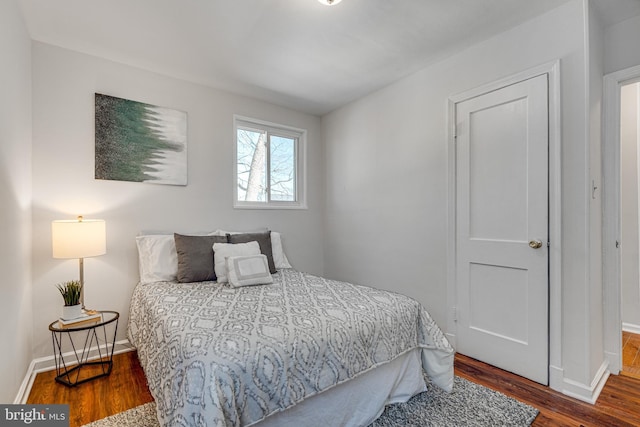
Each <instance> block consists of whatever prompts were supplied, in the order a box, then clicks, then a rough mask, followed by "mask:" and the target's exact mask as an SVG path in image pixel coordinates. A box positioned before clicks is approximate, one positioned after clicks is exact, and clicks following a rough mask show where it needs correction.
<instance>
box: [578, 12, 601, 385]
mask: <svg viewBox="0 0 640 427" xmlns="http://www.w3.org/2000/svg"><path fill="white" fill-rule="evenodd" d="M591 2H592V1H591V0H589V2H588V6H590V4H591ZM586 15H587V19H586V20H585V24H586V25H587V28H588V31H587V34H588V39H587V44H586V54H587V67H588V68H587V81H586V86H585V92H586V97H587V100H588V101H587V102H588V104H587V107H588V108H587V109H586V113H587V130H588V141H589V152H588V156H589V157H588V159H589V160H588V162H589V163H588V164H589V169H588V170H587V171H586V177H587V183H588V184H589V186H588V187H589V189H588V191H587V194H586V198H587V200H588V202H589V212H588V215H589V231H588V233H587V234H588V243H587V244H588V247H589V282H588V283H589V294H588V295H589V301H588V303H587V304H588V309H587V310H588V311H587V313H586V314H587V323H586V325H588V328H587V331H586V332H587V333H588V339H587V340H586V341H585V343H584V344H585V346H586V349H585V350H586V353H585V355H588V357H589V363H588V365H587V366H588V369H587V371H586V375H587V378H595V377H596V376H597V375H598V371H599V370H604V369H606V363H605V359H604V351H603V350H604V332H603V328H604V306H603V297H602V296H603V288H602V155H601V153H602V148H601V145H602V143H601V141H602V108H601V107H602V93H603V83H602V77H603V76H604V27H603V25H602V23H601V20H600V16H599V15H598V14H597V13H596V10H595V9H593V8H590V7H587V8H586ZM575 190H578V189H577V188H576V189H575ZM602 385H604V384H602ZM598 393H599V391H598Z"/></svg>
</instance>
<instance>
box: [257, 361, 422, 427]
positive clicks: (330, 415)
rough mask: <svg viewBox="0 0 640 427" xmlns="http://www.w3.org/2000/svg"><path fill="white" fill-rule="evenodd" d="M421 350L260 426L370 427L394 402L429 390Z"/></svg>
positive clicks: (288, 410) (314, 397)
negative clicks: (425, 381) (423, 374)
mask: <svg viewBox="0 0 640 427" xmlns="http://www.w3.org/2000/svg"><path fill="white" fill-rule="evenodd" d="M420 352H421V350H420V349H414V350H411V351H410V352H408V353H405V354H404V355H402V356H399V357H398V358H396V359H395V360H393V361H392V362H390V363H387V364H385V365H382V366H379V367H377V368H375V369H372V370H371V371H369V372H366V373H365V374H363V375H360V376H359V377H357V378H354V379H352V380H349V381H346V382H344V383H342V384H338V385H337V386H335V387H333V388H332V389H330V390H327V391H325V392H323V393H320V394H318V395H316V396H313V397H311V398H308V399H306V400H304V401H303V402H301V403H299V404H297V405H296V406H294V407H292V408H289V409H287V410H286V411H283V412H278V413H276V414H273V415H271V416H269V417H267V418H266V419H264V420H263V421H261V422H258V423H255V424H253V425H254V426H256V427H311V426H332V427H333V426H335V427H338V426H342V427H347V426H368V425H369V424H370V423H371V422H373V421H374V420H375V419H376V418H378V417H379V416H380V415H381V414H382V412H383V411H384V406H385V405H387V404H390V403H398V402H406V401H407V400H409V399H410V398H411V397H412V396H414V395H416V394H418V393H421V392H423V391H425V390H426V385H425V383H424V378H423V377H422V362H421V361H420Z"/></svg>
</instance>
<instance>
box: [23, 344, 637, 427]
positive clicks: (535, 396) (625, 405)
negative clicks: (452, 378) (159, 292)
mask: <svg viewBox="0 0 640 427" xmlns="http://www.w3.org/2000/svg"><path fill="white" fill-rule="evenodd" d="M639 362H640V361H639ZM455 372H456V375H459V376H461V377H463V378H466V379H468V380H470V381H474V382H476V383H479V384H482V385H484V386H486V387H489V388H492V389H494V390H498V391H500V392H502V393H504V394H506V395H508V396H511V397H514V398H515V399H517V400H520V401H521V402H524V403H527V404H529V405H531V406H534V407H536V408H538V410H540V414H539V415H538V416H537V418H536V419H535V421H534V423H533V426H535V427H539V426H576V427H577V426H584V427H590V426H597V427H607V426H611V427H613V426H615V427H626V426H640V379H636V378H632V377H630V376H627V375H617V376H616V375H612V376H610V377H609V380H608V381H607V384H606V385H605V387H604V389H603V391H602V393H601V394H600V398H599V399H598V402H597V403H596V404H595V405H590V404H588V403H584V402H580V401H578V400H576V399H572V398H570V397H568V396H565V395H563V394H560V393H558V392H555V391H553V390H551V389H549V388H548V387H544V386H542V385H540V384H537V383H534V382H532V381H529V380H527V379H524V378H522V377H519V376H517V375H515V374H512V373H509V372H506V371H502V370H500V369H498V368H495V367H493V366H490V365H487V364H485V363H482V362H479V361H477V360H474V359H471V358H469V357H466V356H463V355H459V354H458V355H456V359H455ZM54 378H55V373H54V372H53V371H50V372H43V373H39V374H38V375H37V376H36V378H35V381H34V384H33V387H32V389H31V393H30V395H29V398H28V401H27V403H44V404H51V403H68V404H69V406H70V427H77V426H81V425H83V424H87V423H89V422H92V421H95V420H98V419H100V418H104V417H107V416H109V415H112V414H115V413H118V412H122V411H125V410H127V409H130V408H133V407H136V406H138V405H142V404H144V403H147V402H151V401H152V400H153V399H152V397H151V394H150V393H149V389H148V387H147V383H146V379H145V376H144V372H143V370H142V368H141V367H140V364H139V363H138V358H137V354H136V353H135V352H128V353H123V354H119V355H116V356H114V368H113V371H112V373H111V376H109V377H105V378H100V379H97V380H94V381H90V382H87V383H85V384H81V385H79V386H77V387H75V388H68V387H66V386H63V385H61V384H58V383H56V382H55V381H54Z"/></svg>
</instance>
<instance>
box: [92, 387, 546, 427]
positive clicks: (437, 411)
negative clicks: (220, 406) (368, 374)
mask: <svg viewBox="0 0 640 427" xmlns="http://www.w3.org/2000/svg"><path fill="white" fill-rule="evenodd" d="M427 388H428V390H427V391H426V392H424V393H420V394H418V395H416V396H414V397H413V398H412V399H411V400H409V401H408V402H406V403H397V404H394V405H389V406H387V408H386V409H385V411H384V413H383V414H382V415H381V416H380V418H378V419H377V420H375V421H374V422H373V423H372V424H371V425H370V426H369V427H429V426H437V427H448V426H455V427H461V426H470V427H471V426H476V427H485V426H491V427H493V426H509V427H515V426H530V425H531V423H532V422H533V420H534V419H535V417H536V415H538V410H537V409H535V408H533V407H531V406H529V405H525V404H524V403H521V402H518V401H517V400H515V399H512V398H510V397H507V396H505V395H504V394H502V393H498V392H497V391H493V390H491V389H488V388H486V387H483V386H481V385H479V384H475V383H473V382H470V381H467V380H465V379H464V378H460V377H455V380H454V386H453V391H452V392H451V393H446V392H444V391H442V390H441V389H439V388H438V387H437V386H435V385H433V384H431V383H430V382H429V381H427ZM86 427H159V425H158V419H157V418H156V405H155V403H147V404H145V405H141V406H138V407H137V408H133V409H129V410H128V411H125V412H122V413H119V414H116V415H112V416H110V417H107V418H104V419H102V420H98V421H95V422H93V423H91V424H87V425H86Z"/></svg>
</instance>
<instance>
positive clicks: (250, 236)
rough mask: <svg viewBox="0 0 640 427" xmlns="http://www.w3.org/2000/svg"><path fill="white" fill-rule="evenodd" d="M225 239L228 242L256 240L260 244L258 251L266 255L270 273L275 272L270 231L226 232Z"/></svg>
mask: <svg viewBox="0 0 640 427" xmlns="http://www.w3.org/2000/svg"><path fill="white" fill-rule="evenodd" d="M227 239H228V241H229V243H247V242H253V241H256V242H258V245H260V252H261V253H262V254H263V255H265V256H266V257H267V262H268V263H269V272H270V273H271V274H273V273H275V272H277V271H278V270H276V264H275V263H274V262H273V251H272V250H271V231H268V230H267V231H263V232H257V233H240V234H229V233H227Z"/></svg>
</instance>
